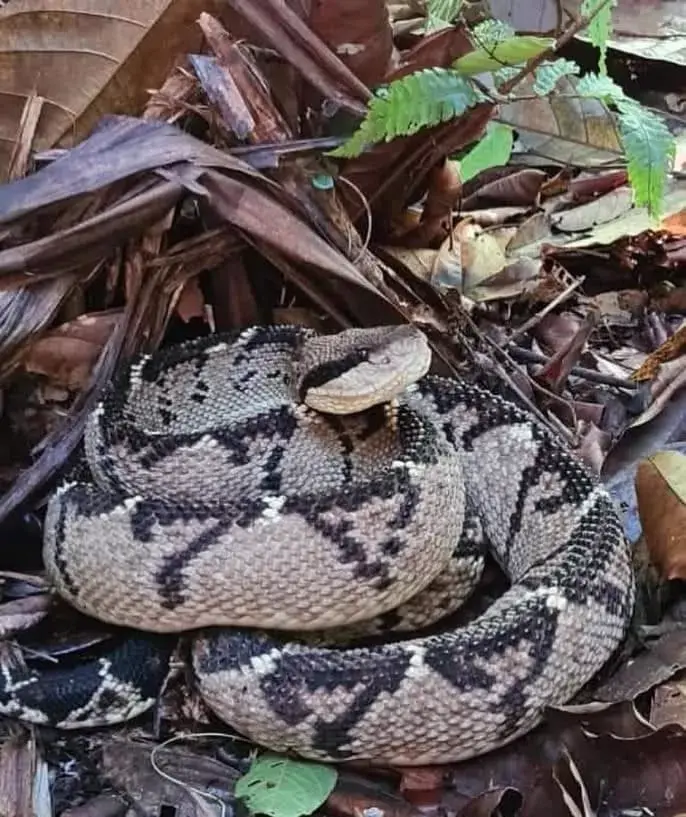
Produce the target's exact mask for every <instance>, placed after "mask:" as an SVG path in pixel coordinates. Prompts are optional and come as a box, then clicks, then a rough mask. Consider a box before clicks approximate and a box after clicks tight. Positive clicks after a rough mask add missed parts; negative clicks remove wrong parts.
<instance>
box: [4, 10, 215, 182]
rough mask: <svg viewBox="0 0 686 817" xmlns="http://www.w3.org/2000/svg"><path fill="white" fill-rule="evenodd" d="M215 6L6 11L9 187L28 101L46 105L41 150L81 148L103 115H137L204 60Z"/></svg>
mask: <svg viewBox="0 0 686 817" xmlns="http://www.w3.org/2000/svg"><path fill="white" fill-rule="evenodd" d="M213 5H214V2H213V0H207V1H206V0H145V2H142V1H141V0H136V1H135V2H129V3H127V4H126V13H122V5H121V3H120V2H117V0H12V2H11V3H9V4H8V5H7V6H6V7H3V8H0V180H4V179H6V178H7V172H8V165H9V161H10V157H11V155H12V154H13V152H14V151H15V144H16V142H17V140H18V138H19V134H20V126H21V120H22V114H23V112H24V109H25V105H26V102H27V100H29V99H30V98H31V97H42V98H43V100H44V104H43V108H42V112H41V117H40V121H39V123H38V127H37V129H36V133H35V139H34V147H35V148H36V149H45V148H48V147H50V146H52V145H55V144H57V143H61V144H75V143H76V142H78V141H80V140H81V139H82V138H83V137H84V136H85V135H86V134H87V133H88V132H89V131H90V130H91V129H92V128H93V126H94V125H95V123H96V122H97V121H98V119H100V117H101V116H102V115H104V114H106V113H107V114H112V113H137V112H139V111H140V110H142V108H143V106H144V104H145V102H146V100H147V98H148V91H149V90H151V89H156V88H157V87H159V86H160V85H161V84H162V83H163V81H164V79H165V77H166V76H167V74H168V73H169V71H170V70H171V69H172V68H173V67H174V64H175V63H176V62H177V60H178V59H179V58H181V57H185V55H186V53H188V52H192V51H195V50H197V49H198V48H199V46H200V44H201V42H202V34H201V31H200V29H199V28H198V26H197V25H196V24H195V21H196V20H197V18H198V16H199V15H200V13H201V12H202V11H211V10H212V7H213Z"/></svg>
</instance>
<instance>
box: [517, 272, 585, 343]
mask: <svg viewBox="0 0 686 817" xmlns="http://www.w3.org/2000/svg"><path fill="white" fill-rule="evenodd" d="M585 280H586V278H585V276H583V275H582V276H581V278H577V279H576V280H575V281H573V282H572V283H571V284H570V285H569V286H568V287H567V288H566V289H564V290H563V291H562V292H560V294H559V295H557V296H556V297H555V298H553V300H552V301H551V302H550V303H549V304H546V305H545V306H544V307H543V309H541V310H540V312H537V313H536V314H535V315H532V316H531V317H530V318H529V320H527V321H524V323H523V324H522V325H521V326H518V327H517V329H515V330H514V332H513V333H512V334H511V335H510V337H509V338H508V339H507V340H505V341H504V345H507V343H508V342H509V343H512V342H514V341H515V340H517V339H518V338H520V337H521V336H522V335H524V334H526V333H527V332H528V331H529V330H530V329H533V328H534V326H536V325H537V324H539V323H540V322H541V321H542V320H543V318H545V316H546V315H548V314H549V313H550V312H552V311H553V309H555V307H556V306H559V305H560V304H561V303H562V302H563V301H566V300H567V298H569V296H570V295H571V294H572V292H574V290H575V289H578V288H579V287H580V286H581V285H582V284H583V282H584V281H585Z"/></svg>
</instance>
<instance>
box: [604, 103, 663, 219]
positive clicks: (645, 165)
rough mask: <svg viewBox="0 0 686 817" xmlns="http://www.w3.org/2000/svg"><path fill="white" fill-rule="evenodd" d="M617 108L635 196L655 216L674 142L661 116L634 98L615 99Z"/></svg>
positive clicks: (660, 203)
mask: <svg viewBox="0 0 686 817" xmlns="http://www.w3.org/2000/svg"><path fill="white" fill-rule="evenodd" d="M617 111H618V121H619V134H620V136H621V139H622V146H623V147H624V151H625V153H626V158H627V166H628V171H629V181H630V182H631V186H632V188H633V191H634V200H635V202H636V204H637V205H638V206H639V207H647V208H648V212H649V213H650V215H651V216H655V217H658V216H659V215H660V210H661V207H662V199H663V196H664V192H665V184H666V181H667V175H668V173H669V172H670V170H671V169H672V166H673V163H674V157H675V154H676V142H675V140H674V137H673V136H672V134H671V133H670V131H669V128H668V127H667V126H666V125H665V123H664V122H663V120H662V119H660V117H659V116H656V115H655V114H654V113H653V112H652V111H649V110H647V109H646V108H644V107H643V106H642V105H639V104H638V103H637V102H635V101H634V100H632V99H628V98H627V99H623V100H620V101H618V102H617Z"/></svg>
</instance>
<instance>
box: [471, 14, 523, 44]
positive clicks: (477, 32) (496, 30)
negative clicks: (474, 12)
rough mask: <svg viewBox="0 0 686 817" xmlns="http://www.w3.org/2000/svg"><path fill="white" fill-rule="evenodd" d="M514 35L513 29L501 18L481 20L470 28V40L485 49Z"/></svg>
mask: <svg viewBox="0 0 686 817" xmlns="http://www.w3.org/2000/svg"><path fill="white" fill-rule="evenodd" d="M514 36H515V30H514V28H512V26H511V25H508V24H507V23H505V22H503V20H495V19H493V18H490V19H488V20H483V21H482V22H481V23H479V24H478V25H476V26H474V28H473V29H472V30H471V38H472V42H473V43H474V44H475V45H477V46H478V47H479V48H483V49H484V50H485V51H490V50H491V49H492V48H493V47H494V46H496V45H497V44H498V43H502V42H504V41H505V40H509V39H511V38H512V37H514Z"/></svg>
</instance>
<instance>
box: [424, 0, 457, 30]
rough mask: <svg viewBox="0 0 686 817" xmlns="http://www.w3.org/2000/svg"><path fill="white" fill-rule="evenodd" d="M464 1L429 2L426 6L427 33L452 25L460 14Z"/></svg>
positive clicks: (437, 0) (436, 0)
mask: <svg viewBox="0 0 686 817" xmlns="http://www.w3.org/2000/svg"><path fill="white" fill-rule="evenodd" d="M462 3H463V0H429V2H428V3H427V6H426V31H431V30H433V29H435V28H443V27H444V26H446V25H450V23H452V21H453V20H454V19H455V18H456V17H457V15H458V14H459V13H460V9H461V8H462Z"/></svg>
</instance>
